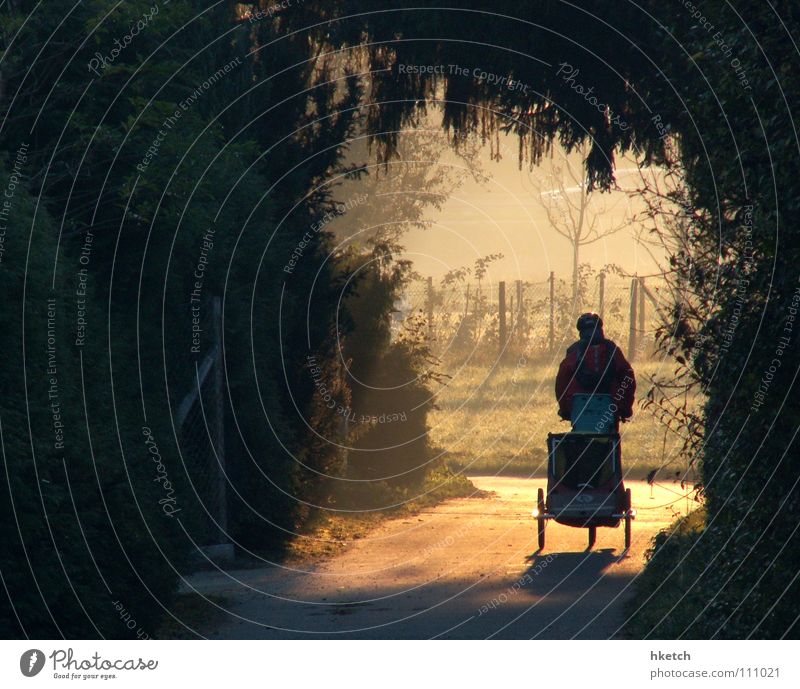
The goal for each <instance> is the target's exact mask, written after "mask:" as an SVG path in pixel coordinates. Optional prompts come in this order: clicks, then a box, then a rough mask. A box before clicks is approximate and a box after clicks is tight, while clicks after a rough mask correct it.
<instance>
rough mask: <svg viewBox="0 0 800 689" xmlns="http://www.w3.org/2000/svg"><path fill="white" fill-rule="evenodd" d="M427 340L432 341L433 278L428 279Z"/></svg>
mask: <svg viewBox="0 0 800 689" xmlns="http://www.w3.org/2000/svg"><path fill="white" fill-rule="evenodd" d="M427 309H428V339H429V340H433V278H432V277H429V278H428V304H427Z"/></svg>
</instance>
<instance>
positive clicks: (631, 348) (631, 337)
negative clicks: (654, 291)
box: [628, 278, 639, 361]
mask: <svg viewBox="0 0 800 689" xmlns="http://www.w3.org/2000/svg"><path fill="white" fill-rule="evenodd" d="M638 285H639V279H638V278H633V279H632V280H631V312H630V322H629V325H630V328H629V330H628V359H629V360H630V361H633V360H634V359H635V358H636V297H637V296H638V295H637V292H638V290H637V289H636V288H637V287H638Z"/></svg>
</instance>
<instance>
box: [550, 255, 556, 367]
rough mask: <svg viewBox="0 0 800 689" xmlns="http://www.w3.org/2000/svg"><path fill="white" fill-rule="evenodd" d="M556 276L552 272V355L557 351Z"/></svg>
mask: <svg viewBox="0 0 800 689" xmlns="http://www.w3.org/2000/svg"><path fill="white" fill-rule="evenodd" d="M555 299H556V274H555V273H554V272H553V271H552V270H551V271H550V354H552V353H553V352H554V351H555V348H556V342H555V339H556V338H555V334H556V333H555V330H556V321H555V316H556V305H555Z"/></svg>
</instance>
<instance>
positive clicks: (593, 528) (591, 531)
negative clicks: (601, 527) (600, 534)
mask: <svg viewBox="0 0 800 689" xmlns="http://www.w3.org/2000/svg"><path fill="white" fill-rule="evenodd" d="M596 540H597V527H596V526H590V527H589V547H588V548H586V550H591V549H592V548H594V542H595V541H596Z"/></svg>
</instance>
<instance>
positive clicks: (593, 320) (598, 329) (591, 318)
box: [576, 313, 604, 340]
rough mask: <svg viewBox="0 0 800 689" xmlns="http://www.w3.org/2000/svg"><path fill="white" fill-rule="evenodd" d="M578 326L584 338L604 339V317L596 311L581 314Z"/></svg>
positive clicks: (581, 336)
mask: <svg viewBox="0 0 800 689" xmlns="http://www.w3.org/2000/svg"><path fill="white" fill-rule="evenodd" d="M576 327H577V328H578V334H579V335H580V338H581V339H582V340H602V339H603V337H604V336H603V319H602V318H600V316H599V315H598V314H596V313H584V314H581V316H580V318H578V322H577V324H576Z"/></svg>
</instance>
